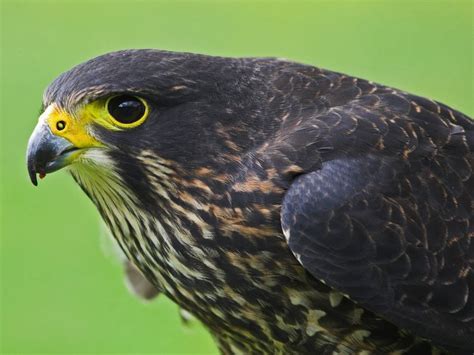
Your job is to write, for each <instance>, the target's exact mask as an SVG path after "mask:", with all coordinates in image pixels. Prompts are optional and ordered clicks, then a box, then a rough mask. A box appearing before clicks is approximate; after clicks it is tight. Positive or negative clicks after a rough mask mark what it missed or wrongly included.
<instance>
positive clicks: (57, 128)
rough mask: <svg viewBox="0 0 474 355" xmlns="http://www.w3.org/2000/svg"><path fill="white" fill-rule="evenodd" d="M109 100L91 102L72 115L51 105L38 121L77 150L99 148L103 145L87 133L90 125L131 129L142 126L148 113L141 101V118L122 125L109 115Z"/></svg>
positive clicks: (115, 129)
mask: <svg viewBox="0 0 474 355" xmlns="http://www.w3.org/2000/svg"><path fill="white" fill-rule="evenodd" d="M109 100H110V98H109V99H99V100H96V101H93V102H91V103H88V104H86V105H84V106H82V107H79V109H78V110H77V111H75V112H73V113H69V112H65V111H64V110H62V109H61V108H60V107H58V105H56V104H55V103H53V104H51V105H49V106H48V107H47V108H46V110H45V111H44V112H43V114H42V115H41V116H40V118H39V120H40V121H42V120H44V122H45V123H46V124H47V125H48V126H49V128H50V129H51V132H52V133H53V134H55V135H57V136H60V137H63V138H65V139H67V140H68V141H69V142H71V143H72V144H74V146H76V147H77V148H91V147H100V146H102V145H103V144H102V143H101V142H99V141H98V140H97V139H96V138H95V137H93V136H92V135H91V134H90V133H89V127H90V125H91V124H96V125H100V126H102V127H105V128H107V129H109V130H114V131H117V130H122V129H126V128H133V127H136V126H139V125H140V124H142V123H143V122H144V121H145V120H146V118H147V116H148V112H149V108H148V105H147V104H146V103H145V102H143V100H141V101H142V102H143V103H144V106H145V108H146V111H145V114H144V115H143V117H142V118H140V119H139V120H137V121H135V122H133V123H127V124H124V123H121V122H118V121H117V120H115V119H114V118H113V117H112V116H111V115H110V114H109V112H108V110H107V103H108V101H109Z"/></svg>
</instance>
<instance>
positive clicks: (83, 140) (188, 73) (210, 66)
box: [27, 50, 268, 185]
mask: <svg viewBox="0 0 474 355" xmlns="http://www.w3.org/2000/svg"><path fill="white" fill-rule="evenodd" d="M263 84H264V82H263V81H262V80H261V70H260V66H259V61H258V60H255V61H252V60H250V61H248V60H247V61H244V60H240V59H230V58H221V57H210V56H204V55H196V54H187V53H174V52H166V51H158V50H125V51H119V52H113V53H108V54H105V55H102V56H99V57H97V58H94V59H91V60H89V61H87V62H85V63H82V64H80V65H78V66H76V67H74V68H73V69H71V70H69V71H67V72H65V73H63V74H61V75H60V76H59V77H58V78H57V79H56V80H54V81H53V82H52V83H51V85H50V86H49V87H48V88H47V89H46V91H45V93H44V97H43V112H42V114H41V115H40V117H39V122H38V124H37V126H36V128H35V130H34V132H33V134H32V136H31V138H30V140H29V143H28V150H27V164H28V171H29V175H30V178H31V181H32V182H33V184H34V185H36V184H37V175H39V176H40V177H44V176H45V175H46V174H48V173H51V172H54V171H56V170H59V169H61V168H64V167H69V168H70V169H71V170H73V169H83V168H84V169H89V170H90V169H99V168H101V169H102V170H104V168H106V169H113V170H114V173H116V174H117V173H119V174H122V175H123V178H133V179H134V180H135V181H140V179H141V178H142V177H143V174H144V170H145V169H146V166H144V165H146V164H147V162H153V163H152V164H156V163H157V162H158V161H161V162H172V163H173V164H177V165H179V166H181V167H182V168H183V169H194V168H203V167H212V166H214V165H215V166H217V165H218V162H219V161H222V160H226V161H235V160H237V159H238V156H239V154H241V153H242V152H243V151H244V150H246V149H249V148H250V147H251V146H255V145H256V144H257V143H258V141H259V140H261V138H262V137H261V135H262V134H263V132H265V126H266V125H268V124H267V123H265V122H264V120H263V119H262V117H264V113H263V112H262V105H261V101H262V100H263V97H264V96H265V95H266V91H265V87H264V85H263ZM164 164H165V163H164Z"/></svg>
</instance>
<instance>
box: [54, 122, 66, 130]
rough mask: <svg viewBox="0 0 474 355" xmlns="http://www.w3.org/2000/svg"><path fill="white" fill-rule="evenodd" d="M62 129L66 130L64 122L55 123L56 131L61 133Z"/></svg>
mask: <svg viewBox="0 0 474 355" xmlns="http://www.w3.org/2000/svg"><path fill="white" fill-rule="evenodd" d="M64 128H66V122H64V121H63V120H61V121H58V122H56V129H57V130H58V131H62V130H63V129H64Z"/></svg>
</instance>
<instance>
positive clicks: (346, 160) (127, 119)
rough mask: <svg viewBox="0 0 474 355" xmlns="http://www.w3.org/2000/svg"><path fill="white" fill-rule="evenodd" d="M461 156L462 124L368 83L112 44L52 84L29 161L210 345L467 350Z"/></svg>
mask: <svg viewBox="0 0 474 355" xmlns="http://www.w3.org/2000/svg"><path fill="white" fill-rule="evenodd" d="M473 150H474V121H473V120H472V119H471V118H469V117H468V116H466V115H464V114H462V113H461V112H459V111H456V110H454V109H452V108H450V107H448V106H446V105H444V104H441V103H439V102H436V101H433V100H430V99H427V98H423V97H419V96H416V95H412V94H409V93H407V92H404V91H401V90H397V89H394V88H391V87H387V86H384V85H380V84H376V83H373V82H371V81H367V80H363V79H359V78H356V77H352V76H348V75H344V74H340V73H335V72H332V71H329V70H324V69H320V68H317V67H314V66H311V65H303V64H298V63H294V62H291V61H287V60H282V59H275V58H224V57H213V56H205V55H198V54H191V53H176V52H168V51H161V50H124V51H118V52H114V53H108V54H105V55H102V56H99V57H97V58H94V59H91V60H89V61H87V62H85V63H83V64H80V65H78V66H76V67H74V68H73V69H71V70H69V71H67V72H65V73H63V74H61V75H60V76H59V77H58V78H57V79H55V80H54V81H53V82H52V84H50V86H49V87H48V88H47V89H46V91H45V93H44V96H43V112H42V114H41V116H40V117H39V122H38V124H37V126H36V128H35V129H34V131H33V134H32V136H31V138H30V140H29V143H28V151H27V165H28V171H29V175H30V178H31V181H32V182H33V184H34V185H36V184H37V176H39V177H40V178H43V177H44V176H45V175H46V174H49V173H52V172H54V171H56V170H59V169H61V168H64V167H67V169H68V170H69V172H70V173H71V175H72V177H73V178H74V180H75V181H76V182H77V184H78V185H79V186H80V187H81V188H82V189H83V190H84V192H85V193H86V194H87V195H88V196H89V198H90V199H91V200H92V201H93V202H94V204H95V205H96V206H97V209H98V211H99V213H100V215H101V216H102V218H103V220H104V221H105V223H106V224H107V226H108V228H109V229H110V231H111V233H112V235H113V237H114V239H115V240H116V242H117V243H118V245H119V246H120V248H121V250H122V251H123V253H124V255H125V257H126V260H128V264H127V265H128V266H127V272H128V274H129V276H131V277H130V279H131V281H132V283H133V280H135V281H137V280H138V281H137V283H138V284H139V285H138V287H141V286H143V287H144V289H141V290H140V289H139V290H138V293H140V292H142V294H143V295H144V297H154V296H155V295H156V294H157V293H158V292H160V293H163V294H165V295H166V296H167V297H169V298H170V299H171V300H173V301H174V302H175V303H177V304H178V305H179V306H180V307H181V308H182V309H184V310H185V311H188V312H190V313H191V314H193V315H194V316H195V317H197V318H198V319H199V320H200V321H201V322H202V323H203V324H204V325H205V326H206V327H207V328H208V329H209V331H210V332H211V334H212V335H213V337H214V338H215V340H216V343H217V345H218V347H219V349H220V351H221V353H223V354H237V353H243V354H251V353H262V354H387V353H390V354H417V355H420V354H446V353H452V354H469V353H472V351H473V350H474V272H473V267H474V213H473V210H474V209H473V201H474V174H473V166H474V156H473ZM140 285H141V286H140Z"/></svg>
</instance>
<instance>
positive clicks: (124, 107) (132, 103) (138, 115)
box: [106, 95, 148, 127]
mask: <svg viewBox="0 0 474 355" xmlns="http://www.w3.org/2000/svg"><path fill="white" fill-rule="evenodd" d="M106 107H107V111H108V112H109V114H110V116H111V117H112V119H113V120H114V121H115V122H116V123H117V124H118V125H119V126H122V127H136V126H138V125H139V124H141V123H142V122H143V121H144V120H145V118H146V116H147V115H148V107H147V105H146V104H145V102H144V101H143V100H142V99H140V98H138V97H135V96H132V95H119V96H113V97H111V98H110V99H108V100H107V104H106Z"/></svg>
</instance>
